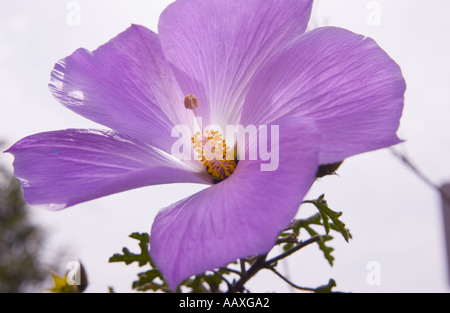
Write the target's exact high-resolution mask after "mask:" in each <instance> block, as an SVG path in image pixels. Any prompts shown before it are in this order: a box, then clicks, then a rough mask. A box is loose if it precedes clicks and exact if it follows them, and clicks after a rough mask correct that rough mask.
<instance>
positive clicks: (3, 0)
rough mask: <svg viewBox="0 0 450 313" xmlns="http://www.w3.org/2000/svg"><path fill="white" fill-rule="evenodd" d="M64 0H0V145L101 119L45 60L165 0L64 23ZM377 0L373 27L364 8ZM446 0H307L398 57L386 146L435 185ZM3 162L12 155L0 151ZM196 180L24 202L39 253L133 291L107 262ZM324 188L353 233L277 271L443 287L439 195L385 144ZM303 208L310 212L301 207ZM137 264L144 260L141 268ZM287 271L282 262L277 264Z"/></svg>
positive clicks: (445, 89) (97, 286) (448, 73)
mask: <svg viewBox="0 0 450 313" xmlns="http://www.w3.org/2000/svg"><path fill="white" fill-rule="evenodd" d="M69 2H70V1H61V0H46V1H32V0H26V1H25V0H22V1H7V0H0V139H3V140H5V141H6V142H7V145H11V144H13V143H14V142H15V141H17V140H19V139H21V138H22V137H24V136H27V135H31V134H33V133H36V132H42V131H48V130H57V129H65V128H85V127H99V126H98V125H95V124H93V123H92V122H89V121H87V120H86V119H83V118H82V117H80V116H77V115H76V114H74V113H73V112H71V111H69V110H67V109H65V108H64V107H63V106H61V105H60V104H58V103H57V102H56V100H55V99H53V97H52V96H51V94H50V92H49V90H48V88H47V83H48V80H49V76H50V71H51V69H52V68H53V65H54V63H55V62H56V61H58V60H59V59H61V58H63V57H65V56H67V55H69V54H71V53H72V52H73V51H74V50H76V49H77V48H79V47H85V48H88V49H90V50H93V49H95V48H96V47H98V46H99V45H101V44H103V43H104V42H106V41H108V40H109V39H110V38H112V37H114V36H115V35H117V34H118V33H120V32H122V31H123V30H124V29H126V28H127V27H128V26H129V25H130V24H131V23H135V24H141V25H145V26H147V27H149V28H151V29H153V30H155V31H156V30H157V22H158V16H159V14H160V13H161V12H162V10H163V9H164V8H165V7H166V6H167V5H168V4H169V3H170V2H171V1H161V0H158V1H144V0H141V1H138V0H127V1H118V0H116V1H113V0H107V1H106V0H104V1H99V0H97V1H92V0H90V1H87V0H85V1H77V2H78V3H79V4H80V8H81V11H80V17H81V23H80V25H70V24H69V23H68V22H67V18H68V15H69V14H70V12H71V11H70V10H68V9H67V4H68V3H69ZM370 2H375V3H376V4H378V5H379V6H380V8H381V11H380V13H381V15H380V16H379V17H380V22H381V23H380V25H371V24H373V23H372V22H373V21H374V20H372V19H371V17H372V14H374V11H372V10H371V9H368V8H371V7H368V6H367V5H368V3H370ZM448 12H450V2H449V1H448V0H433V1H424V0H380V1H365V0H322V1H316V3H315V6H314V14H313V22H314V26H324V25H333V26H340V27H344V28H347V29H349V30H352V31H354V32H356V33H361V34H364V35H366V36H369V37H372V38H374V39H375V40H376V41H377V42H378V43H379V44H380V46H381V47H383V48H384V49H385V50H386V51H387V52H388V53H389V54H390V55H391V57H392V58H393V59H394V60H396V61H397V63H399V65H400V66H401V68H402V70H403V72H404V76H405V79H406V81H407V84H408V91H407V94H406V102H405V111H404V116H403V118H402V122H401V128H400V131H399V135H400V137H401V138H403V139H405V140H406V143H404V144H402V145H400V146H398V147H396V148H397V149H398V150H399V151H401V152H403V153H407V155H408V156H409V157H410V158H411V159H412V160H413V161H414V162H415V163H416V164H417V165H418V166H419V167H420V168H421V169H422V171H423V172H425V173H426V175H428V176H429V177H430V178H431V180H433V181H434V182H435V183H436V184H438V185H439V184H443V183H444V182H446V180H447V181H449V180H450V167H449V166H448V162H449V157H450V132H449V125H450V109H449V106H450V88H449V86H450V41H449V40H448V38H449V30H450V19H449V18H448ZM0 162H1V164H2V165H5V166H7V167H8V168H10V169H11V163H12V157H11V156H9V155H5V154H3V155H0ZM201 188H203V187H199V186H195V185H172V186H158V187H148V188H143V189H139V190H134V191H128V192H125V193H122V194H118V195H113V196H109V197H106V198H102V199H98V200H95V201H91V202H88V203H85V204H80V205H77V206H75V207H72V208H69V209H67V210H65V211H61V212H58V213H54V212H46V211H42V210H40V209H33V210H32V211H33V218H34V219H35V221H36V223H38V224H40V225H42V227H43V228H45V229H46V231H47V233H48V238H49V240H48V242H47V245H46V247H47V250H48V251H47V254H48V255H53V254H54V253H59V251H60V250H61V249H62V250H64V251H66V253H65V254H63V255H58V257H56V258H54V261H55V260H56V261H57V262H59V263H60V264H61V267H62V268H65V265H66V264H67V263H68V262H69V261H72V260H77V259H79V260H81V261H82V262H83V263H84V265H85V266H86V268H87V272H88V275H89V279H90V286H89V288H88V290H87V291H88V292H106V291H107V287H108V286H113V287H114V288H115V290H116V291H119V292H128V291H131V287H130V286H131V282H132V280H134V278H135V274H136V273H137V272H138V271H139V270H140V269H138V268H136V267H132V266H130V267H128V268H127V267H125V266H124V265H122V264H108V262H107V261H108V258H109V257H110V256H111V255H112V254H114V253H115V252H120V250H121V248H122V247H123V246H128V247H129V248H131V249H133V247H134V244H135V242H134V241H133V240H130V239H127V236H128V235H129V234H130V233H131V232H134V231H142V232H144V231H145V232H149V231H150V227H151V224H152V221H153V218H154V216H155V214H156V213H157V212H158V210H159V209H161V208H162V207H165V206H167V205H169V204H171V203H173V202H174V201H176V200H179V199H182V198H184V197H186V196H188V195H190V194H192V193H194V192H196V191H198V190H200V189H201ZM321 193H325V194H326V196H327V199H328V201H329V204H330V207H331V208H333V209H335V210H340V211H343V212H344V216H343V220H344V221H345V222H346V223H347V225H348V227H349V228H350V229H351V231H352V234H353V236H354V240H352V241H351V242H350V243H349V244H347V243H345V242H344V240H343V239H342V238H340V237H337V238H336V239H335V243H334V247H335V248H336V251H335V252H334V256H335V257H336V261H335V266H334V267H333V268H330V267H329V266H328V264H327V262H326V261H325V260H324V259H323V257H322V255H321V252H320V251H319V250H318V249H317V248H316V247H315V246H311V247H308V248H307V249H305V250H304V251H303V252H300V253H298V255H296V256H294V257H292V258H291V259H290V260H289V263H288V264H287V265H284V266H281V267H280V269H281V270H282V271H283V272H285V273H287V274H288V275H289V276H290V278H291V280H293V281H294V282H296V283H298V284H300V285H303V286H311V287H316V286H318V285H321V284H324V283H326V282H328V279H329V278H334V279H335V280H336V281H337V283H338V290H341V291H353V292H449V291H450V289H449V284H448V273H447V268H446V258H445V250H444V247H445V246H444V240H443V238H444V233H443V231H444V230H443V225H442V219H441V215H442V212H441V205H440V198H439V195H438V194H437V193H436V192H435V191H434V190H432V189H430V188H429V187H428V186H426V185H425V184H423V182H421V181H420V180H419V179H417V177H416V176H415V175H414V174H413V173H412V172H411V171H410V170H408V169H407V168H405V167H404V166H403V165H402V163H401V162H399V161H398V159H396V158H395V157H393V156H392V154H391V153H390V152H389V150H383V151H376V152H371V153H367V154H363V155H358V156H355V157H352V158H350V159H348V160H346V162H345V163H344V165H343V166H342V168H341V169H340V170H339V177H338V176H333V177H327V178H324V179H322V180H320V181H319V182H317V183H316V184H315V185H314V187H313V189H312V190H311V192H310V194H309V196H308V197H309V198H316V197H317V196H319V195H320V194H321ZM301 211H302V214H301V216H303V215H305V216H306V215H307V214H308V213H312V212H313V211H312V210H311V209H308V208H307V207H305V209H302V210H301ZM372 261H375V262H378V263H379V264H380V266H381V268H380V269H381V271H380V274H381V276H380V277H381V284H380V285H375V286H370V285H369V284H368V283H367V276H368V275H369V274H370V271H369V270H367V265H368V263H369V262H372ZM141 270H142V269H141ZM286 271H287V272H286ZM248 288H249V289H250V290H251V291H253V292H258V291H259V292H266V291H277V292H292V291H293V290H292V289H290V288H288V287H287V286H286V284H285V283H283V282H282V281H281V280H279V279H278V278H277V277H275V276H274V275H273V274H272V273H270V272H266V273H261V274H259V275H258V277H255V278H254V279H253V280H251V281H250V282H249V284H248Z"/></svg>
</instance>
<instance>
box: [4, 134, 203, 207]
mask: <svg viewBox="0 0 450 313" xmlns="http://www.w3.org/2000/svg"><path fill="white" fill-rule="evenodd" d="M6 152H8V153H11V154H13V155H14V157H15V160H14V169H15V173H14V174H15V176H16V177H17V178H18V179H19V180H21V182H22V186H23V190H24V196H25V199H26V200H27V202H29V203H30V204H32V205H37V206H44V207H46V208H48V209H52V210H58V209H63V208H66V207H68V206H72V205H74V204H77V203H80V202H85V201H89V200H92V199H96V198H100V197H103V196H106V195H110V194H113V193H118V192H122V191H125V190H129V189H134V188H138V187H143V186H148V185H157V184H166V183H179V182H192V183H205V181H203V180H201V179H200V178H198V177H196V176H194V175H195V174H196V173H195V172H194V171H193V170H191V169H190V168H189V167H187V166H186V165H185V164H184V163H181V162H176V161H174V160H172V159H171V158H169V157H167V156H165V154H164V153H162V152H161V151H158V150H156V149H154V148H151V147H149V146H146V145H144V144H139V143H136V142H133V141H131V140H130V139H129V138H128V137H125V136H121V135H118V134H116V133H113V132H109V131H100V130H95V131H94V130H75V129H71V130H63V131H53V132H47V133H40V134H36V135H32V136H29V137H27V138H24V139H22V140H20V141H19V142H17V143H16V144H15V145H14V146H12V147H11V148H10V149H9V150H7V151H6Z"/></svg>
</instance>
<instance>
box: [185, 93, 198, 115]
mask: <svg viewBox="0 0 450 313" xmlns="http://www.w3.org/2000/svg"><path fill="white" fill-rule="evenodd" d="M184 107H185V108H186V109H188V110H192V111H194V112H195V109H196V108H198V99H197V97H196V96H194V95H187V96H186V97H185V98H184Z"/></svg>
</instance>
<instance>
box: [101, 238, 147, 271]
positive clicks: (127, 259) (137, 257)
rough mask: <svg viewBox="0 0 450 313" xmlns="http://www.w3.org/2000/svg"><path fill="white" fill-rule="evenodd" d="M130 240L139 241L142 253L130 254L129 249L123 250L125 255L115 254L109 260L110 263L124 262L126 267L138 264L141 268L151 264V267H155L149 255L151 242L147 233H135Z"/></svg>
mask: <svg viewBox="0 0 450 313" xmlns="http://www.w3.org/2000/svg"><path fill="white" fill-rule="evenodd" d="M130 238H133V239H136V240H139V248H140V249H141V253H140V254H135V253H132V252H130V250H128V248H123V249H122V252H123V254H119V253H116V254H114V255H113V256H112V257H110V258H109V262H110V263H116V262H124V263H125V264H126V265H130V264H132V263H135V262H137V263H138V264H139V266H140V267H142V266H144V265H146V264H147V263H150V265H151V266H152V267H154V264H153V261H152V259H151V258H150V254H149V253H148V243H149V242H150V236H149V235H148V234H146V233H142V234H140V233H133V234H131V235H130Z"/></svg>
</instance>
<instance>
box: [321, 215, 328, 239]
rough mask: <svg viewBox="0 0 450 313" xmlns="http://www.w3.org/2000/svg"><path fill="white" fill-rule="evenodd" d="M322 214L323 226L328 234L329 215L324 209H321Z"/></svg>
mask: <svg viewBox="0 0 450 313" xmlns="http://www.w3.org/2000/svg"><path fill="white" fill-rule="evenodd" d="M320 215H321V216H322V222H323V226H324V227H325V232H326V233H327V235H328V234H329V233H330V223H329V222H328V219H329V218H328V216H327V215H326V214H325V213H323V212H322V211H320Z"/></svg>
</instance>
